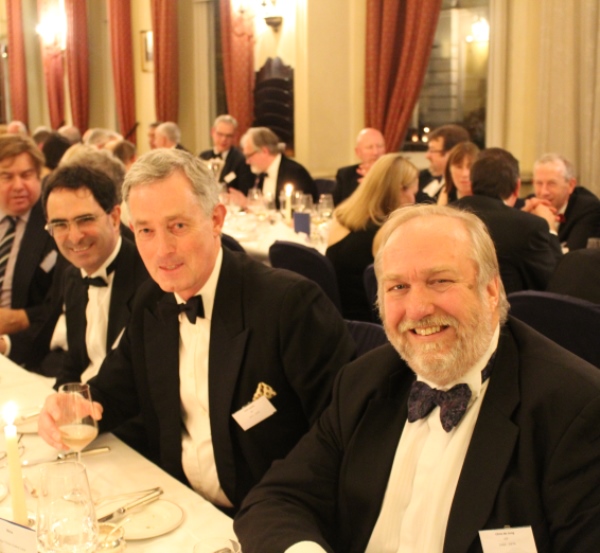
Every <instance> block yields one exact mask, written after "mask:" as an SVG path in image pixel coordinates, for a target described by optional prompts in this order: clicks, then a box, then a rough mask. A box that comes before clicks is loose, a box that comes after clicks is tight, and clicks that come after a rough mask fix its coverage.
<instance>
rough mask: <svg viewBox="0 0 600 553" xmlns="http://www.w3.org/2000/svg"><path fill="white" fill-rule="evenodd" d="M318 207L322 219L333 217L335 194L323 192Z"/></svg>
mask: <svg viewBox="0 0 600 553" xmlns="http://www.w3.org/2000/svg"><path fill="white" fill-rule="evenodd" d="M317 209H318V211H319V216H320V217H321V218H322V219H331V216H332V215H333V196H332V195H331V194H321V195H320V196H319V205H318V208H317Z"/></svg>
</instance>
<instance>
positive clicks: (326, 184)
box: [315, 179, 335, 195]
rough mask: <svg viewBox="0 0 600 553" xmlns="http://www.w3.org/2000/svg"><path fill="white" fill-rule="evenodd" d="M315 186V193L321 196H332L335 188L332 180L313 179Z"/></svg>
mask: <svg viewBox="0 0 600 553" xmlns="http://www.w3.org/2000/svg"><path fill="white" fill-rule="evenodd" d="M315 186H316V187H317V192H318V193H319V195H321V194H333V189H334V188H335V181H334V180H332V179H315Z"/></svg>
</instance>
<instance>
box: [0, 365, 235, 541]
mask: <svg viewBox="0 0 600 553" xmlns="http://www.w3.org/2000/svg"><path fill="white" fill-rule="evenodd" d="M52 384H53V380H52V379H47V378H43V377H41V376H39V375H35V374H32V373H28V372H27V371H25V370H23V369H21V368H20V367H18V366H16V365H15V364H14V363H12V362H11V361H9V360H7V359H6V358H5V357H4V356H2V355H0V410H1V409H2V407H3V406H4V405H5V404H6V403H7V402H8V401H11V400H12V401H15V402H16V403H17V405H18V406H19V413H20V414H26V413H29V412H33V411H34V410H35V409H37V408H39V407H40V406H41V405H42V404H43V401H44V399H45V397H46V396H47V395H48V394H49V393H52V389H51V388H52ZM2 426H3V424H2ZM21 444H23V445H24V446H25V451H24V453H23V458H24V459H38V458H43V457H46V456H47V457H52V456H55V455H56V454H57V451H56V450H54V449H52V448H51V447H50V446H49V445H47V444H46V443H45V442H44V441H43V440H42V439H41V438H40V437H39V436H37V434H24V436H23V439H22V440H21ZM101 445H109V446H110V447H111V452H110V453H103V454H98V455H95V456H88V457H84V459H83V462H84V464H85V466H86V469H87V473H88V479H89V482H90V487H91V490H92V496H93V497H94V499H99V498H100V497H104V496H107V495H113V494H122V493H126V492H135V491H139V490H144V489H148V488H153V487H156V486H161V487H162V488H163V490H164V495H163V496H162V497H163V498H164V499H166V500H168V501H171V502H173V503H176V504H177V505H179V506H180V507H181V508H182V510H183V512H184V521H183V523H182V524H181V526H179V527H178V528H177V529H175V530H173V531H172V532H170V533H168V534H165V535H163V536H159V537H156V538H152V539H146V540H139V541H137V540H136V541H133V540H129V541H128V542H127V551H131V552H136V551H140V552H141V551H144V552H145V553H165V552H166V551H169V552H171V551H173V552H178V553H186V552H191V551H192V550H193V546H194V544H196V543H198V542H200V541H202V540H203V539H204V538H208V537H218V536H219V537H220V536H224V537H231V538H234V539H235V534H234V532H233V522H232V520H231V519H230V518H229V517H227V516H226V515H224V514H223V513H221V511H219V510H218V509H216V508H215V507H214V506H213V505H211V504H210V503H208V502H207V501H205V500H204V499H202V497H200V496H199V495H198V494H197V493H195V492H194V491H193V490H191V489H190V488H188V487H187V486H185V485H183V484H181V483H180V482H179V481H177V480H175V479H174V478H172V477H171V476H169V475H168V474H167V473H166V472H164V471H163V470H161V469H160V468H159V467H157V466H156V465H154V464H153V463H151V462H150V461H148V460H147V459H145V458H144V457H143V456H141V455H139V454H138V453H137V452H136V451H134V450H133V449H131V448H129V447H128V446H127V445H125V444H124V443H123V442H121V441H120V440H119V439H117V438H116V437H115V436H113V435H112V434H103V435H101V436H99V437H98V439H97V440H96V441H95V442H94V443H93V444H92V445H91V446H90V447H95V446H101ZM4 449H5V448H4V433H3V432H0V450H4ZM38 471H39V466H38V467H29V468H23V476H24V477H27V478H29V479H30V480H31V481H32V482H33V483H34V485H35V482H36V479H37V473H38ZM7 480H8V474H7V468H6V461H0V483H6V482H7ZM27 507H28V509H29V510H30V511H31V512H32V513H35V511H36V500H35V499H34V498H33V497H31V496H30V495H29V494H28V496H27ZM11 512H12V511H11V502H10V495H9V496H7V497H6V498H5V499H4V500H3V501H1V502H0V516H3V517H5V518H6V517H10V514H11Z"/></svg>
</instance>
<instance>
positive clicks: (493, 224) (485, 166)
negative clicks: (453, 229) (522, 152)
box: [453, 148, 562, 294]
mask: <svg viewBox="0 0 600 553" xmlns="http://www.w3.org/2000/svg"><path fill="white" fill-rule="evenodd" d="M471 186H472V189H473V195H472V196H466V197H464V198H461V199H460V200H457V201H456V202H455V203H454V204H453V205H454V206H455V207H458V208H460V209H467V210H469V211H472V212H473V213H475V215H477V216H478V217H479V218H480V219H482V220H483V222H484V223H485V224H486V226H487V227H488V230H489V232H490V234H491V236H492V240H493V241H494V246H495V247H496V253H497V255H498V262H499V263H500V275H501V277H502V282H503V284H504V288H505V290H506V293H507V294H508V293H511V292H518V291H519V290H545V289H546V286H547V284H548V280H549V279H550V276H551V275H552V272H553V271H554V268H555V267H556V263H557V262H558V260H559V259H560V258H561V257H562V253H561V251H560V245H559V243H558V238H557V237H556V234H553V233H551V232H550V228H549V226H548V222H547V221H546V220H544V219H543V218H542V217H536V216H534V215H531V214H529V213H524V212H522V211H520V210H518V209H514V208H513V207H512V206H514V204H515V202H516V200H517V198H518V197H519V190H520V188H521V179H520V177H519V162H518V161H517V160H516V159H515V157H514V156H513V155H512V154H511V153H510V152H507V151H506V150H503V149H501V148H488V149H487V150H483V151H482V152H481V153H480V154H479V158H478V159H477V161H475V163H474V164H473V167H471ZM546 217H547V218H548V219H550V220H552V213H551V211H550V210H549V209H547V208H546Z"/></svg>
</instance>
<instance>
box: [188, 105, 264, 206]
mask: <svg viewBox="0 0 600 553" xmlns="http://www.w3.org/2000/svg"><path fill="white" fill-rule="evenodd" d="M237 126H238V123H237V121H236V119H235V118H234V117H232V116H231V115H219V117H217V118H216V119H215V122H214V123H213V126H212V129H211V130H210V136H211V138H212V142H213V147H212V149H211V150H205V151H204V152H201V153H200V156H199V157H200V159H203V160H204V161H213V162H218V165H220V169H219V172H218V175H217V179H218V181H219V182H222V183H225V184H226V185H227V187H228V188H229V187H231V188H235V189H237V190H239V191H240V192H242V194H247V193H248V190H249V189H250V188H252V186H254V175H253V174H252V172H251V171H250V168H249V167H248V165H247V164H246V160H245V158H244V154H242V152H241V151H240V150H239V149H238V148H236V147H235V146H234V145H233V141H234V138H235V131H236V129H237Z"/></svg>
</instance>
